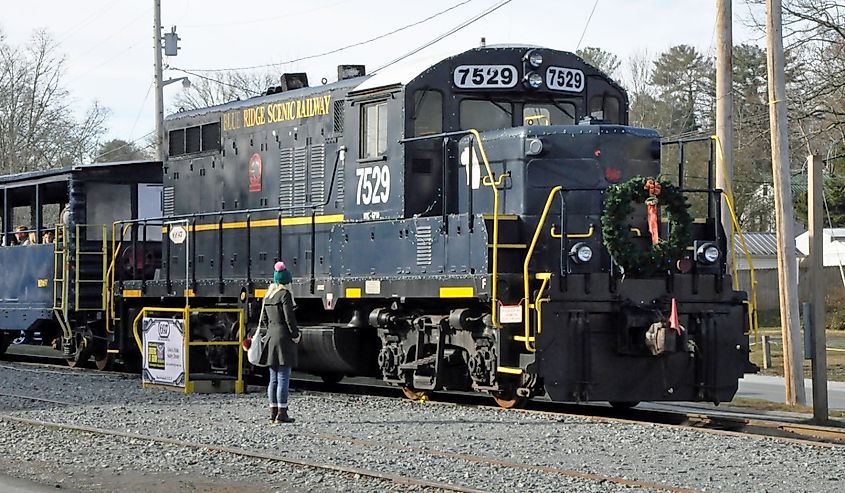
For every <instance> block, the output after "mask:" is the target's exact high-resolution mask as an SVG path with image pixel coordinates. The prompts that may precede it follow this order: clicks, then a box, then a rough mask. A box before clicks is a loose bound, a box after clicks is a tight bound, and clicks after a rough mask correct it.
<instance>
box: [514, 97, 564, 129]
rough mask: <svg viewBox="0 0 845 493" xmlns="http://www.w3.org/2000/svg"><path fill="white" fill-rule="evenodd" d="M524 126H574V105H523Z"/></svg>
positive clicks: (558, 103) (559, 103)
mask: <svg viewBox="0 0 845 493" xmlns="http://www.w3.org/2000/svg"><path fill="white" fill-rule="evenodd" d="M522 121H523V123H524V124H525V125H574V124H575V105H574V104H573V103H561V102H557V103H541V104H537V103H525V106H524V107H523V109H522Z"/></svg>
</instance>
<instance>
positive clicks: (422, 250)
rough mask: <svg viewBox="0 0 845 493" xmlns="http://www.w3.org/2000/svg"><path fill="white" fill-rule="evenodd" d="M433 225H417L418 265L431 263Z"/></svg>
mask: <svg viewBox="0 0 845 493" xmlns="http://www.w3.org/2000/svg"><path fill="white" fill-rule="evenodd" d="M431 243H432V242H431V226H417V265H431Z"/></svg>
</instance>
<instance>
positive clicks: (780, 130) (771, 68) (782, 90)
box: [766, 0, 806, 405]
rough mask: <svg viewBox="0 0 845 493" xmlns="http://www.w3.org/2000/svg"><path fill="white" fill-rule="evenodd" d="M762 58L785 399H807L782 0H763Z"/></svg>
mask: <svg viewBox="0 0 845 493" xmlns="http://www.w3.org/2000/svg"><path fill="white" fill-rule="evenodd" d="M766 10H767V12H766V38H767V50H766V62H767V66H768V78H769V80H768V82H769V83H768V86H769V128H770V132H771V138H772V175H773V178H774V186H775V218H776V222H777V250H778V285H779V288H780V301H781V303H780V325H781V333H782V335H783V369H784V380H785V383H786V402H787V403H788V404H792V405H795V404H801V405H803V404H804V403H806V397H805V392H804V366H803V363H802V360H801V359H800V356H801V335H800V331H799V328H800V320H799V316H798V261H797V258H796V255H795V225H794V211H793V207H792V194H791V190H790V189H791V183H790V175H789V138H788V135H787V115H786V82H785V77H784V56H783V19H782V17H783V12H782V6H781V0H766Z"/></svg>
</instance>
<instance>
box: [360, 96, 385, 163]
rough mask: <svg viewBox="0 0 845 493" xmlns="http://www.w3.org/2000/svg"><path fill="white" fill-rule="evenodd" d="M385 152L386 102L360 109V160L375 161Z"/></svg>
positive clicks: (364, 106)
mask: <svg viewBox="0 0 845 493" xmlns="http://www.w3.org/2000/svg"><path fill="white" fill-rule="evenodd" d="M385 152H387V101H381V102H378V103H371V104H365V105H363V107H362V108H361V158H362V159H375V158H378V157H381V156H383V155H384V153H385Z"/></svg>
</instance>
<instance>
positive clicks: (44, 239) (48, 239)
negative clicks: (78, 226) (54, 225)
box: [41, 229, 56, 245]
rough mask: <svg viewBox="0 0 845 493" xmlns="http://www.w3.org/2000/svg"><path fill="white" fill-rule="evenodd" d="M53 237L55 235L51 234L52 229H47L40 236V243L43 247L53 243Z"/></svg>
mask: <svg viewBox="0 0 845 493" xmlns="http://www.w3.org/2000/svg"><path fill="white" fill-rule="evenodd" d="M55 236H56V233H55V232H53V230H52V229H48V230H47V231H45V232H44V234H43V235H41V243H43V244H45V245H47V244H50V243H53V239H54V237H55Z"/></svg>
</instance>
